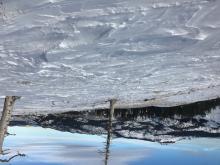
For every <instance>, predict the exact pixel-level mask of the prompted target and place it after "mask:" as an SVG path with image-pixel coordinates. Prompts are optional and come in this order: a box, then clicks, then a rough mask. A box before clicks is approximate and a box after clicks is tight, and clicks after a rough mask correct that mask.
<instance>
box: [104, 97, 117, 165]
mask: <svg viewBox="0 0 220 165" xmlns="http://www.w3.org/2000/svg"><path fill="white" fill-rule="evenodd" d="M115 103H116V100H115V99H113V100H110V108H109V121H108V128H107V131H108V135H107V140H106V147H105V165H107V164H108V158H109V154H110V150H109V148H110V143H111V135H112V121H113V119H114V111H115Z"/></svg>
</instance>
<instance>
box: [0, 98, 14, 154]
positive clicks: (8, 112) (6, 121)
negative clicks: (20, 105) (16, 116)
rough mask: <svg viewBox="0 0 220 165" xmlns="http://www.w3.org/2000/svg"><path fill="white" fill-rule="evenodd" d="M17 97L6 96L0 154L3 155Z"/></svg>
mask: <svg viewBox="0 0 220 165" xmlns="http://www.w3.org/2000/svg"><path fill="white" fill-rule="evenodd" d="M17 98H18V97H17V96H6V97H5V102H4V108H3V112H2V117H1V121H0V154H2V153H3V149H2V147H3V141H4V137H5V134H6V133H7V128H8V125H9V122H10V118H11V112H12V109H13V106H14V103H15V100H16V99H17Z"/></svg>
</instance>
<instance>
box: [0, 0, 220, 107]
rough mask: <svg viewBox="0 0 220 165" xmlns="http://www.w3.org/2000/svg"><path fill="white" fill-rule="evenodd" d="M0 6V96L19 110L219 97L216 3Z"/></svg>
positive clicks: (89, 0) (60, 1) (71, 0)
mask: <svg viewBox="0 0 220 165" xmlns="http://www.w3.org/2000/svg"><path fill="white" fill-rule="evenodd" d="M0 2H1V3H0V91H1V92H0V94H1V96H5V95H16V96H22V99H21V100H20V101H19V102H17V103H16V108H17V109H21V110H24V111H25V110H26V111H29V110H31V109H32V110H33V109H34V110H42V111H46V110H51V111H58V110H73V109H77V110H78V109H90V108H97V107H107V105H108V104H107V103H106V101H107V100H108V99H111V98H116V99H118V100H119V101H118V106H119V107H120V106H121V107H124V106H132V107H137V106H142V105H144V106H147V105H159V106H173V105H180V104H186V103H189V102H195V101H199V100H209V99H213V98H218V97H220V67H219V66H220V19H219V15H220V1H218V0H166V1H165V0H154V1H153V0H136V1H134V0H80V1H78V0H31V1H30V0H7V1H6V0H0ZM2 98H3V97H2ZM144 100H148V101H144ZM1 105H2V104H1Z"/></svg>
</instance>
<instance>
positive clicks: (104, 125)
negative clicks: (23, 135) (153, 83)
mask: <svg viewBox="0 0 220 165" xmlns="http://www.w3.org/2000/svg"><path fill="white" fill-rule="evenodd" d="M109 112H110V111H108V110H101V109H99V110H95V111H94V110H91V111H71V112H65V113H57V114H47V115H14V116H13V117H12V121H11V122H10V124H11V125H35V126H42V127H46V128H53V129H56V130H60V131H67V132H72V133H83V134H97V135H103V134H108V135H109V136H113V137H115V138H117V137H124V138H133V139H143V140H147V141H153V142H159V143H175V142H176V141H178V140H181V139H185V138H187V139H188V138H192V137H194V138H195V137H197V138H198V137H210V138H211V137H213V138H219V137H220V99H215V100H210V101H208V102H207V101H205V102H198V103H193V104H188V105H184V106H176V107H148V108H136V109H115V111H114V114H113V116H114V117H113V118H112V119H110V118H111V115H110V113H109ZM111 132H112V135H111Z"/></svg>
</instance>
